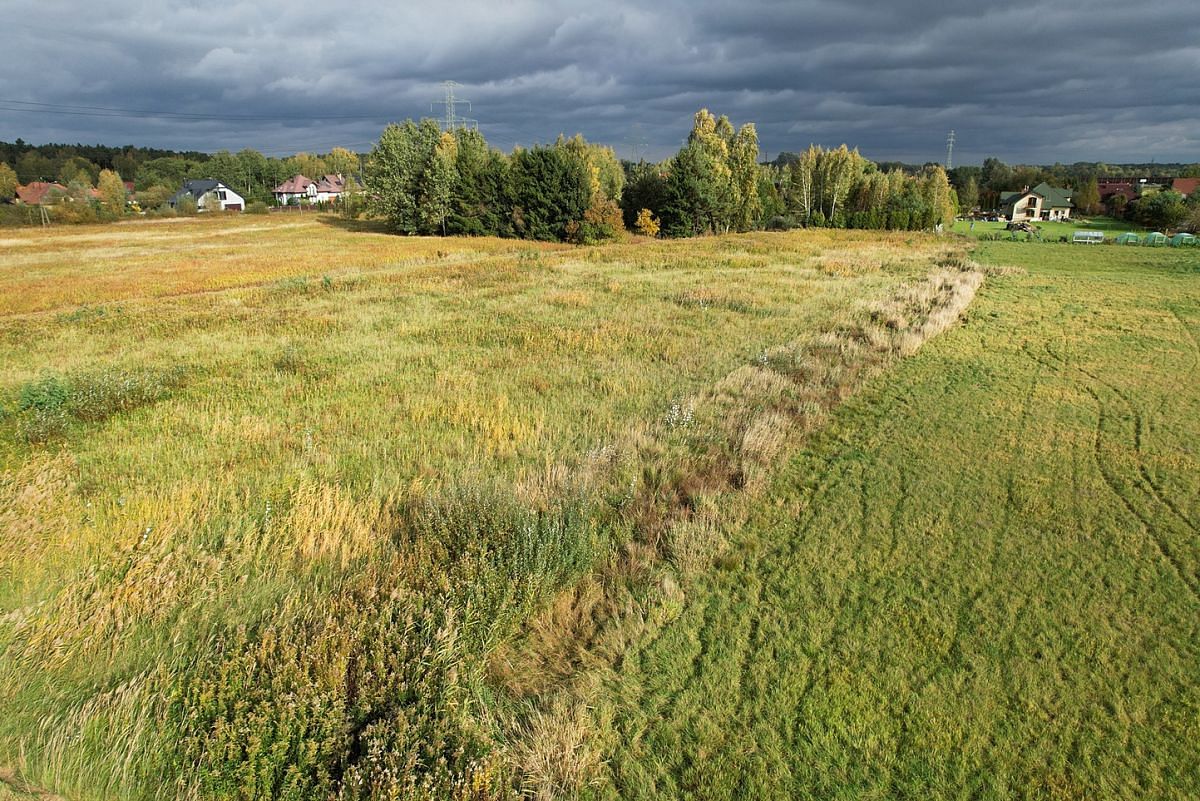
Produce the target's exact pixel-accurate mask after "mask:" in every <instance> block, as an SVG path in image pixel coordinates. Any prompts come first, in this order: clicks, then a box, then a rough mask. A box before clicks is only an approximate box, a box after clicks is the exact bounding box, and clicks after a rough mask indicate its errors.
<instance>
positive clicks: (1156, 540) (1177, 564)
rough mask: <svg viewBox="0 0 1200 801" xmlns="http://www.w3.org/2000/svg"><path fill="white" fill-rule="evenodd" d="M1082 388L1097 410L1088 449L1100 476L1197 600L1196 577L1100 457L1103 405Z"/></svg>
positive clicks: (1199, 599) (1093, 393)
mask: <svg viewBox="0 0 1200 801" xmlns="http://www.w3.org/2000/svg"><path fill="white" fill-rule="evenodd" d="M1084 389H1085V390H1086V391H1087V393H1088V394H1089V395H1091V396H1092V399H1093V400H1094V401H1095V402H1096V407H1097V410H1098V411H1097V416H1096V430H1095V434H1094V437H1093V448H1092V450H1093V457H1094V458H1095V460H1096V466H1097V468H1098V469H1099V471H1100V475H1101V477H1102V478H1103V479H1104V483H1105V485H1106V486H1107V487H1108V488H1109V490H1110V491H1111V492H1112V494H1113V495H1115V496H1116V497H1117V500H1119V501H1120V502H1121V505H1122V506H1124V507H1125V509H1126V511H1128V512H1129V514H1131V515H1132V516H1133V517H1134V519H1135V520H1137V521H1138V522H1139V523H1141V526H1142V530H1143V531H1145V533H1146V534H1147V536H1148V538H1149V539H1150V541H1151V542H1152V543H1153V544H1154V545H1155V547H1156V549H1157V550H1158V553H1159V555H1160V556H1161V557H1162V558H1163V560H1164V561H1166V562H1167V564H1169V565H1170V566H1171V568H1172V569H1173V570H1174V572H1175V574H1176V576H1177V577H1178V578H1179V580H1180V581H1181V582H1182V583H1183V585H1184V586H1185V587H1187V589H1188V591H1189V592H1190V593H1191V594H1192V598H1193V600H1195V601H1197V602H1200V587H1198V586H1197V581H1196V577H1195V576H1191V575H1189V573H1188V571H1187V569H1186V568H1185V566H1184V565H1183V563H1182V562H1181V561H1180V560H1179V557H1178V555H1177V554H1175V553H1174V552H1173V551H1172V549H1171V547H1170V546H1169V545H1168V544H1167V542H1166V539H1165V538H1164V537H1163V536H1162V534H1161V533H1160V532H1159V530H1158V527H1157V526H1155V525H1154V523H1153V522H1152V521H1151V520H1150V518H1149V517H1147V516H1146V515H1145V514H1143V513H1142V511H1141V510H1140V509H1138V508H1137V506H1136V504H1134V503H1133V501H1131V500H1130V499H1129V497H1128V496H1127V494H1126V493H1124V492H1122V491H1121V484H1120V482H1119V481H1118V480H1117V477H1116V474H1115V473H1114V471H1113V470H1112V468H1111V466H1110V465H1109V464H1108V461H1107V459H1105V457H1104V447H1103V442H1104V427H1105V425H1104V424H1105V421H1106V420H1107V409H1106V407H1105V404H1104V401H1103V400H1102V399H1101V398H1100V394H1099V393H1098V392H1096V391H1095V390H1094V389H1092V388H1091V387H1088V386H1085V387H1084Z"/></svg>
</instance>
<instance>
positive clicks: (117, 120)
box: [0, 0, 1200, 163]
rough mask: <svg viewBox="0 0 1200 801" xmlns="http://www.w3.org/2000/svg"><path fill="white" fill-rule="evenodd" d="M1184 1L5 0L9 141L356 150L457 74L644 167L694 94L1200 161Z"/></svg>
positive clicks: (770, 130)
mask: <svg viewBox="0 0 1200 801" xmlns="http://www.w3.org/2000/svg"><path fill="white" fill-rule="evenodd" d="M1198 2H1200V0H1120V1H1119V2H1118V1H1116V0H1052V1H1045V0H1020V1H1019V2H1013V3H1003V2H975V1H973V0H959V2H949V1H948V0H895V1H894V2H886V1H884V0H873V1H868V0H797V1H795V2H762V1H761V0H747V1H746V2H724V3H718V2H710V1H709V0H690V1H689V2H672V1H666V2H663V1H661V0H660V1H657V2H651V1H650V0H641V1H640V2H636V3H621V2H604V1H603V0H593V1H592V2H587V3H578V2H549V3H533V2H524V1H522V0H517V1H516V2H505V0H492V1H491V2H447V1H446V0H441V1H440V2H438V1H435V2H429V1H428V0H426V1H425V2H420V3H415V2H404V0H379V1H378V2H363V3H354V2H330V1H329V0H325V1H324V2H320V3H316V2H306V1H305V0H287V2H279V0H256V1H255V2H230V1H229V0H203V2H186V1H184V0H115V1H113V2H105V1H104V0H94V1H92V2H79V1H76V2H62V1H60V0H38V1H37V2H13V1H12V0H0V19H3V20H4V28H5V34H4V41H5V57H4V60H3V66H0V139H3V140H7V141H12V140H14V139H16V138H17V137H22V138H24V139H25V140H26V141H28V142H34V143H42V142H48V141H56V142H71V143H74V142H83V143H89V144H91V143H103V144H110V145H121V144H138V145H148V146H158V147H170V148H177V149H197V150H206V151H214V150H218V149H221V148H228V149H230V150H235V151H236V150H238V149H240V148H243V147H254V148H258V149H260V150H262V151H264V152H267V153H269V154H271V155H286V154H290V153H293V152H295V151H298V150H308V151H327V150H329V149H330V148H332V147H333V146H335V145H342V146H346V147H350V148H352V149H358V150H365V149H368V148H369V147H370V143H371V141H372V140H373V139H375V138H376V137H377V136H378V134H379V131H380V130H381V129H382V127H383V126H384V124H386V123H387V122H389V121H393V120H403V119H404V118H406V117H413V118H417V117H421V116H428V115H430V113H431V106H430V102H431V101H436V100H439V99H440V98H441V97H442V92H443V90H442V87H441V82H442V81H445V80H455V81H457V82H458V83H459V84H461V86H460V87H459V88H458V90H457V91H458V93H459V95H460V96H461V97H464V98H467V99H469V100H470V101H471V103H472V105H471V107H470V108H469V109H468V108H466V107H460V108H459V109H458V111H459V113H460V114H462V115H464V116H469V117H473V118H475V119H477V120H478V121H479V126H480V129H481V130H482V131H483V133H484V135H485V136H486V137H487V138H488V140H489V141H490V142H492V143H493V144H494V145H496V146H499V147H501V148H503V149H505V150H507V149H509V148H511V147H512V146H513V145H514V144H516V143H519V144H521V145H526V146H528V145H531V144H534V143H536V142H546V141H550V140H552V139H553V138H554V137H555V136H556V135H557V134H558V133H560V132H562V133H566V134H572V133H575V132H582V133H583V134H584V135H585V136H586V137H587V138H588V139H589V140H595V141H599V142H604V143H607V144H610V145H612V146H613V147H614V148H616V149H617V151H618V153H619V154H620V155H622V156H624V157H629V156H631V155H632V154H634V153H637V154H639V155H643V156H645V157H647V158H654V159H657V158H661V157H664V156H666V155H668V154H669V153H671V152H673V151H674V150H675V149H676V148H677V147H678V145H679V143H680V141H681V140H682V139H683V138H684V137H685V136H686V134H687V131H688V128H689V125H690V117H691V115H692V113H693V112H694V111H695V110H696V109H697V108H700V107H702V106H705V107H708V108H710V109H712V110H713V111H714V112H716V113H724V114H727V115H728V116H729V117H730V118H731V119H732V120H733V121H734V123H735V124H740V123H742V122H746V121H752V122H754V123H756V124H757V125H758V131H759V137H760V142H761V146H762V150H763V152H764V154H767V155H769V156H773V155H774V154H775V153H777V152H779V151H780V150H798V149H802V148H803V147H805V146H807V145H808V144H809V143H810V142H814V143H818V144H824V145H838V144H840V143H842V142H846V143H848V144H850V145H852V146H858V147H859V148H860V149H861V150H862V152H863V153H864V155H866V156H868V157H869V158H872V159H875V160H877V161H878V160H892V159H898V160H904V161H910V162H917V163H920V162H924V161H931V160H933V161H942V160H944V158H945V141H946V135H947V133H948V132H949V131H950V130H951V129H954V130H955V131H956V132H957V140H958V144H957V145H956V148H955V163H979V162H981V161H982V159H983V158H984V157H985V156H989V155H995V156H998V157H1000V158H1003V159H1005V160H1006V161H1010V162H1036V163H1050V162H1054V161H1063V162H1072V161H1079V160H1089V161H1091V160H1097V159H1103V160H1107V161H1113V162H1120V161H1149V160H1151V159H1156V160H1158V161H1189V162H1191V161H1200V13H1198V12H1200V8H1198ZM14 101H21V102H14ZM35 104H43V105H35ZM83 106H87V107H92V108H89V109H84V108H81V107H83ZM109 109H122V110H135V111H149V112H172V113H173V114H174V116H150V115H142V116H137V115H133V114H128V113H116V112H113V111H109ZM68 111H75V112H80V111H83V112H86V115H84V114H79V113H63V112H68ZM433 113H434V114H435V115H436V114H440V113H441V107H440V106H435V107H433ZM217 118H222V119H217Z"/></svg>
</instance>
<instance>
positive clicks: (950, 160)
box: [946, 131, 954, 172]
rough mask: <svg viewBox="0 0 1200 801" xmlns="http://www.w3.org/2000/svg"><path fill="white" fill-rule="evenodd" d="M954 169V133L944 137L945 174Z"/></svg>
mask: <svg viewBox="0 0 1200 801" xmlns="http://www.w3.org/2000/svg"><path fill="white" fill-rule="evenodd" d="M952 169H954V131H951V132H950V135H949V136H947V137H946V172H949V171H950V170H952Z"/></svg>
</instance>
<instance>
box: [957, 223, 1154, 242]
mask: <svg viewBox="0 0 1200 801" xmlns="http://www.w3.org/2000/svg"><path fill="white" fill-rule="evenodd" d="M1006 225H1007V223H1002V222H982V221H976V222H975V225H974V227H972V225H971V221H970V220H957V221H955V223H954V227H953V229H952V230H953V231H954V232H955V233H957V234H967V235H968V236H974V237H979V236H981V235H983V234H996V233H1000V234H1005V235H1007V234H1008V232H1007V231H1006V230H1005V226H1006ZM1035 225H1036V226H1037V228H1038V230H1039V231H1040V232H1041V234H1042V238H1043V239H1045V240H1046V241H1048V242H1057V241H1058V240H1059V239H1060V238H1062V237H1064V236H1065V237H1067V238H1068V239H1070V238H1071V235H1072V234H1074V233H1075V232H1076V231H1103V232H1104V236H1105V238H1106V239H1113V238H1115V237H1117V236H1119V235H1121V234H1123V233H1125V232H1126V231H1132V232H1134V233H1137V234H1141V233H1143V232H1144V231H1145V230H1146V229H1145V228H1143V227H1142V226H1140V225H1138V224H1137V223H1132V222H1129V221H1128V220H1117V219H1114V218H1112V217H1088V218H1081V219H1078V220H1069V221H1067V222H1038V223H1035ZM1017 235H1018V236H1020V237H1024V236H1025V235H1024V234H1021V233H1018V234H1017Z"/></svg>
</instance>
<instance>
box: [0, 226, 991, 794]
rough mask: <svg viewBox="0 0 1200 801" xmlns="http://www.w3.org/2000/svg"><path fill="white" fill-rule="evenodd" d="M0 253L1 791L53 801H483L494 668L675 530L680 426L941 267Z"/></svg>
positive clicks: (765, 254) (871, 254) (219, 234)
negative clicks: (632, 545)
mask: <svg viewBox="0 0 1200 801" xmlns="http://www.w3.org/2000/svg"><path fill="white" fill-rule="evenodd" d="M3 246H4V257H3V260H2V261H0V287H2V288H3V292H2V293H0V298H2V300H0V341H2V342H3V351H2V352H3V357H2V359H0V408H2V409H3V412H2V413H0V532H2V539H0V546H2V547H0V708H3V709H4V714H3V715H0V768H3V769H5V770H11V771H16V772H17V773H19V774H20V775H21V776H22V777H23V778H24V779H25V780H27V781H30V782H32V783H33V784H35V785H38V786H41V787H42V788H45V789H48V790H51V791H54V792H59V793H62V794H64V795H66V796H68V797H72V798H109V797H116V796H119V797H134V798H146V797H197V796H198V797H213V798H226V797H231V796H243V797H251V796H253V797H282V796H287V797H325V796H329V795H332V794H340V795H341V796H342V797H345V798H351V797H383V796H388V795H389V794H398V795H405V796H407V797H429V798H442V797H446V795H447V794H450V793H452V792H459V791H458V790H455V789H454V788H456V787H462V786H465V785H469V786H476V785H478V786H480V787H491V788H496V787H503V786H507V783H508V782H509V779H508V778H507V777H508V776H509V775H510V774H511V771H510V768H509V767H508V766H509V765H510V762H511V760H510V754H509V752H508V751H506V749H505V741H506V739H507V738H508V737H509V736H510V734H511V732H512V730H513V726H515V725H517V724H512V725H510V724H509V723H508V722H507V721H508V720H509V719H510V718H512V717H513V716H514V715H517V714H518V713H517V712H514V711H513V709H512V707H511V705H510V704H509V703H508V702H507V701H506V700H505V699H504V697H503V696H502V693H501V694H498V691H497V689H496V687H495V686H494V684H493V683H492V681H491V679H490V678H489V675H488V672H487V670H486V666H487V663H488V656H489V655H490V654H492V653H493V652H495V651H496V649H497V648H498V647H499V646H501V645H502V644H504V643H506V642H508V641H509V640H511V639H512V637H513V636H514V635H515V634H516V633H517V632H518V631H519V630H520V629H521V627H522V626H523V625H524V623H525V621H527V620H528V619H529V618H530V616H531V615H533V614H534V613H535V612H536V611H537V610H538V609H540V608H541V607H542V606H543V605H544V604H545V602H546V600H547V599H548V598H550V597H551V596H552V595H553V593H554V592H556V591H557V590H558V589H559V588H561V587H562V586H564V585H566V586H570V585H571V584H572V583H573V582H574V581H576V580H577V579H578V578H579V577H580V576H581V575H585V574H587V573H589V572H590V571H592V570H593V569H595V568H596V567H597V566H598V565H600V564H602V563H604V562H605V560H607V559H608V558H609V556H610V555H611V554H614V553H621V552H622V551H621V547H622V543H628V542H629V541H630V540H631V538H633V537H634V536H635V534H634V529H635V528H636V527H637V526H638V525H640V524H639V523H638V521H642V520H649V519H651V518H653V517H654V515H655V510H656V509H657V508H658V507H659V506H670V505H672V504H674V503H675V501H674V500H671V499H674V498H676V497H680V496H679V494H678V493H675V494H670V495H669V497H668V493H667V492H666V489H667V488H670V487H673V486H675V485H676V483H678V482H677V480H676V479H675V478H673V477H674V476H675V475H676V474H677V473H678V474H682V473H683V472H685V470H684V468H686V467H687V465H688V463H689V458H690V457H689V455H688V454H689V450H688V449H689V447H690V445H689V444H688V443H686V442H683V441H682V440H679V441H677V440H678V437H676V438H675V439H672V438H671V437H672V432H687V433H688V434H689V435H691V434H692V433H697V434H699V433H704V432H708V431H709V430H710V429H708V428H705V427H704V426H703V425H701V419H700V418H703V414H702V413H696V415H695V416H696V417H697V421H696V422H695V423H694V424H693V414H694V405H693V402H692V400H691V399H692V398H694V397H697V396H699V395H703V394H704V393H705V392H707V391H709V388H711V387H713V386H714V385H719V384H720V382H721V381H722V380H723V379H724V378H725V377H726V376H729V375H731V374H734V375H737V374H739V373H738V370H739V369H741V368H745V367H746V366H747V365H750V364H757V363H759V362H760V361H763V360H766V359H768V358H775V355H774V354H776V353H777V349H778V347H780V346H786V345H787V344H788V343H793V342H797V341H804V340H805V339H806V338H811V337H814V336H817V335H819V334H821V333H822V332H831V331H834V330H835V329H837V328H838V327H839V326H841V327H847V326H852V325H859V323H858V322H856V321H859V320H860V318H861V317H862V315H863V314H865V312H864V311H863V304H864V303H867V302H870V301H873V300H878V299H886V298H888V297H891V296H892V295H894V294H895V293H896V292H897V291H900V287H901V285H902V284H904V285H909V284H911V283H912V282H913V281H920V280H922V279H923V277H924V276H926V275H927V274H929V273H930V272H931V271H933V270H935V268H936V265H937V264H939V263H942V262H945V261H947V260H949V261H950V262H952V263H961V255H958V254H961V251H962V247H961V245H960V244H958V243H956V242H951V241H947V240H944V239H937V238H934V237H924V236H920V235H908V234H906V235H878V234H869V233H862V232H825V231H813V232H793V233H788V234H768V233H762V234H751V235H744V236H731V237H722V238H711V239H704V240H698V241H689V242H655V241H651V240H632V241H629V242H627V243H624V244H617V245H610V246H606V247H600V248H573V247H562V246H552V245H533V244H530V243H523V242H512V241H501V240H489V239H422V238H404V237H395V236H389V235H386V234H383V233H379V232H377V231H374V230H371V229H370V228H369V227H367V228H364V227H363V226H349V225H346V224H345V223H343V222H342V221H340V220H337V219H336V218H332V217H316V216H314V217H310V218H307V219H297V218H296V217H289V218H264V217H259V218H254V217H249V216H246V217H240V218H238V217H234V218H224V219H222V218H209V219H205V218H201V219H195V220H180V221H172V222H144V223H134V224H122V225H116V226H108V227H105V226H98V227H81V228H55V229H50V230H46V231H42V230H27V231H17V232H12V233H9V234H6V238H5V239H4V241H3ZM955 269H957V268H955ZM956 274H961V273H956ZM952 283H953V282H951V283H946V284H945V286H947V287H949V286H951V285H952ZM930 286H931V287H932V289H931V292H933V295H936V293H937V292H939V291H941V287H942V283H938V284H936V285H930ZM906 291H907V290H906ZM933 295H931V296H930V297H932V296H933ZM923 297H924V296H921V297H918V300H919V301H920V302H922V303H924V302H925V300H927V298H926V299H925V300H923V299H922V298H923ZM967 299H969V297H968V298H967ZM928 311H929V308H925V309H923V310H920V313H917V312H916V311H914V312H913V317H912V320H913V325H918V324H920V323H921V320H922V319H923V318H922V317H921V315H922V314H924V313H927V312H928ZM946 320H947V321H949V320H952V317H947V318H946ZM893 326H894V327H893V329H890V331H891V333H890V334H887V335H884V334H878V335H877V336H875V339H874V340H872V341H875V342H879V343H883V345H881V346H880V347H883V346H885V345H887V343H888V342H889V341H890V340H889V336H893V335H894V336H896V337H899V336H901V335H903V336H905V337H907V339H906V340H905V341H906V342H907V343H915V342H919V337H918V336H917V334H916V333H913V332H910V331H909V323H908V322H905V321H903V320H901V322H899V323H895V322H893ZM856 330H857V329H856ZM872 330H873V329H872ZM906 332H908V333H906ZM910 346H911V347H915V344H913V345H909V344H906V345H905V347H910ZM888 347H890V346H888ZM858 350H861V349H860V348H857V346H855V348H849V347H848V346H839V349H838V351H837V352H839V353H841V352H846V353H849V352H851V351H854V352H858ZM872 353H876V352H875V351H872ZM889 353H890V351H889ZM882 354H883V351H878V353H876V355H875V356H873V357H872V358H873V359H875V362H877V363H880V364H882V362H881V361H880V359H882ZM764 363H765V362H764ZM839 371H840V372H839ZM844 372H845V371H843V370H842V368H840V367H839V368H838V371H833V372H830V374H829V376H828V377H829V379H830V386H831V387H836V386H840V384H839V383H838V381H839V379H838V376H840V375H842V374H843V373H844ZM752 390H753V388H752V387H751V388H743V390H742V395H741V397H752V396H753V391H752ZM829 397H831V396H828V394H827V393H826V394H818V395H813V397H812V398H810V399H809V400H808V401H806V403H807V404H808V405H807V406H805V407H804V408H803V409H800V410H799V411H798V413H803V414H806V415H808V416H809V417H811V418H812V419H813V420H815V419H816V416H817V414H818V413H819V412H820V411H821V409H822V408H823V406H822V405H821V404H823V403H825V402H826V401H827V400H828V399H829ZM805 419H808V418H805ZM729 420H730V421H732V422H735V423H738V424H739V425H741V422H740V421H739V419H738V418H736V417H730V418H729ZM708 422H709V423H711V424H713V425H716V424H718V423H720V422H721V421H720V420H715V421H713V420H710V421H708ZM787 428H788V422H787V420H785V419H784V418H782V417H774V418H769V419H765V420H760V421H758V427H757V428H756V429H754V430H755V432H756V434H755V436H756V437H758V438H759V439H760V440H763V441H764V442H766V445H761V446H756V447H758V448H759V450H758V451H756V453H773V452H774V451H772V450H771V449H770V448H769V447H767V446H768V445H770V442H771V441H773V439H772V438H778V436H782V435H784V434H786V430H787ZM714 430H715V429H714ZM780 432H782V433H780ZM734 433H735V434H736V436H737V438H738V442H739V443H740V442H741V441H742V439H741V438H742V432H741V431H740V430H738V431H736V432H734ZM705 437H708V434H707V433H705ZM710 439H712V438H711V437H708V439H706V440H705V442H704V443H700V444H698V445H696V452H697V453H708V451H706V450H704V449H705V448H709V447H710V445H711V443H710V442H709V441H708V440H710ZM714 441H715V440H714ZM714 447H715V446H714ZM738 447H741V446H740V445H739V446H738ZM672 454H677V455H678V458H676V456H672ZM768 461H769V460H766V459H765V458H764V459H762V460H760V462H761V464H760V463H759V462H755V464H749V463H747V464H746V465H745V466H744V467H739V468H738V470H737V471H736V472H737V475H736V476H732V475H731V476H730V478H729V480H730V481H732V480H733V479H734V478H736V479H737V480H738V481H748V480H749V478H747V477H748V476H751V475H752V473H753V471H754V470H760V471H761V470H763V469H766V467H769V464H768ZM706 464H707V463H706ZM681 492H682V490H681ZM660 496H661V497H660ZM518 723H519V721H518Z"/></svg>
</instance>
